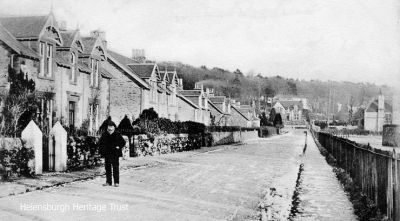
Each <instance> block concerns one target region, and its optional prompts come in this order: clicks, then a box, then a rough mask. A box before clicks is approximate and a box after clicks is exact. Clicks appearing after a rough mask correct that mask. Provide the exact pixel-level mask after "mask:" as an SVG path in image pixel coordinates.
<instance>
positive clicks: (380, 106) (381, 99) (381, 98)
mask: <svg viewBox="0 0 400 221" xmlns="http://www.w3.org/2000/svg"><path fill="white" fill-rule="evenodd" d="M378 110H380V111H384V110H385V97H384V96H383V95H382V94H380V95H379V96H378Z"/></svg>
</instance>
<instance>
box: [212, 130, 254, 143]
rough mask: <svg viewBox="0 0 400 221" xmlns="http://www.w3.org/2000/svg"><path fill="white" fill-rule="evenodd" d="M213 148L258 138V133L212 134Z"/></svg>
mask: <svg viewBox="0 0 400 221" xmlns="http://www.w3.org/2000/svg"><path fill="white" fill-rule="evenodd" d="M211 135H212V138H213V142H212V146H216V145H223V144H231V143H238V142H243V141H246V140H250V139H256V138H258V131H257V130H254V131H234V132H211Z"/></svg>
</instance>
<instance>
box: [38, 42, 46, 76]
mask: <svg viewBox="0 0 400 221" xmlns="http://www.w3.org/2000/svg"><path fill="white" fill-rule="evenodd" d="M45 46H46V45H45V43H43V42H40V44H39V54H40V71H39V75H40V76H44V60H45Z"/></svg>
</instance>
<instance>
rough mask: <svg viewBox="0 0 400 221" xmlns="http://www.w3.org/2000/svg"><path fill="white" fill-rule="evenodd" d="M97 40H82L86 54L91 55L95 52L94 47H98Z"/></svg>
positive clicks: (84, 38) (90, 38)
mask: <svg viewBox="0 0 400 221" xmlns="http://www.w3.org/2000/svg"><path fill="white" fill-rule="evenodd" d="M96 41H97V38H92V37H83V38H82V44H83V46H84V47H83V48H84V51H83V53H84V54H91V53H92V51H93V48H94V46H95V45H96Z"/></svg>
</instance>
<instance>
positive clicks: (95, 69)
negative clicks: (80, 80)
mask: <svg viewBox="0 0 400 221" xmlns="http://www.w3.org/2000/svg"><path fill="white" fill-rule="evenodd" d="M91 68H92V72H91V73H90V86H91V87H98V86H99V61H98V60H95V59H93V58H92V59H91Z"/></svg>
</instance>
